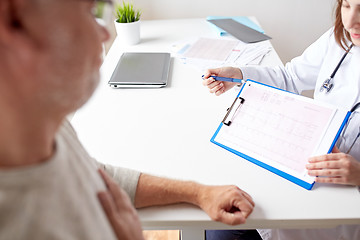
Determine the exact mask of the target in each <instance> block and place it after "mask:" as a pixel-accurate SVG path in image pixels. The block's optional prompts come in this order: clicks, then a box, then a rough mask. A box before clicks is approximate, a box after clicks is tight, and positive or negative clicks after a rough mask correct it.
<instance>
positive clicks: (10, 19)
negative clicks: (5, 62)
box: [0, 0, 36, 57]
mask: <svg viewBox="0 0 360 240" xmlns="http://www.w3.org/2000/svg"><path fill="white" fill-rule="evenodd" d="M35 1H36V0H1V1H0V48H1V52H2V54H5V52H4V51H6V50H9V51H10V52H11V55H13V54H16V53H19V55H17V54H16V55H17V56H16V57H18V56H22V57H25V56H26V57H28V56H29V53H30V52H32V51H33V50H34V46H35V45H36V44H35V42H34V40H35V39H32V37H31V36H32V34H31V33H30V31H29V30H30V29H28V28H27V24H24V20H25V17H26V16H27V14H26V12H27V11H29V9H28V8H29V6H31V4H32V3H33V2H35ZM14 57H15V56H14Z"/></svg>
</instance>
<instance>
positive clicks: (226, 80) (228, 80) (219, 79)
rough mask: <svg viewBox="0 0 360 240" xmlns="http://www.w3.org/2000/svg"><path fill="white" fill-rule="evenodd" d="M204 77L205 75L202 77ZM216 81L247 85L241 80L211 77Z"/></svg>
mask: <svg viewBox="0 0 360 240" xmlns="http://www.w3.org/2000/svg"><path fill="white" fill-rule="evenodd" d="M202 77H204V75H203V76H202ZM210 77H212V78H213V79H214V80H216V81H225V82H235V83H245V82H246V81H245V80H243V79H239V78H228V77H219V76H210Z"/></svg>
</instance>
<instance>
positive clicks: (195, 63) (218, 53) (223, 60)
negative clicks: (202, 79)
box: [173, 38, 271, 71]
mask: <svg viewBox="0 0 360 240" xmlns="http://www.w3.org/2000/svg"><path fill="white" fill-rule="evenodd" d="M270 50H271V48H270V46H269V45H266V44H262V43H255V44H244V43H243V42H241V41H239V40H236V39H232V38H197V39H190V40H184V41H182V42H178V43H174V44H173V51H174V53H175V56H177V57H178V58H180V59H181V61H182V62H183V63H184V64H187V65H190V66H192V67H195V68H197V69H199V70H201V71H204V70H206V69H208V68H215V67H221V66H233V67H241V66H245V65H249V64H254V65H257V64H259V63H260V62H261V60H262V59H263V57H264V56H265V55H266V54H267V53H268V52H269V51H270Z"/></svg>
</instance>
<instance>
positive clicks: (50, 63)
mask: <svg viewBox="0 0 360 240" xmlns="http://www.w3.org/2000/svg"><path fill="white" fill-rule="evenodd" d="M95 3H96V1H93V0H1V1H0V52H1V58H0V95H1V94H3V95H4V97H5V95H6V93H8V97H10V99H8V101H12V100H14V101H15V102H14V104H15V105H14V107H17V105H16V104H18V105H21V104H23V105H24V106H26V108H31V109H29V110H31V111H38V112H39V113H40V112H41V111H44V112H46V113H47V114H50V115H51V114H53V115H54V116H56V117H61V116H63V115H66V114H67V113H69V112H71V111H73V110H75V109H76V108H78V107H79V106H81V105H82V104H83V103H84V102H85V101H86V100H87V99H88V98H89V97H90V95H91V94H92V92H93V91H94V89H95V87H96V85H97V83H98V79H99V67H100V64H101V54H102V42H104V41H106V40H107V39H108V38H109V33H108V32H107V30H106V29H105V28H103V27H102V26H100V25H99V24H98V23H97V22H96V20H95V18H94V16H93V8H94V6H95ZM15 96H16V98H15ZM11 98H12V99H11ZM0 104H1V103H0ZM57 115H58V116H57Z"/></svg>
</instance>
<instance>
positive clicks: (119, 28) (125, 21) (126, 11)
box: [115, 2, 141, 45]
mask: <svg viewBox="0 0 360 240" xmlns="http://www.w3.org/2000/svg"><path fill="white" fill-rule="evenodd" d="M115 15H116V19H115V29H116V33H117V35H118V38H119V40H120V41H121V42H122V43H123V44H126V45H134V44H137V43H138V42H139V41H140V16H141V11H140V10H135V8H134V6H133V4H132V3H129V2H127V3H126V2H122V4H117V5H116V6H115Z"/></svg>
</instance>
